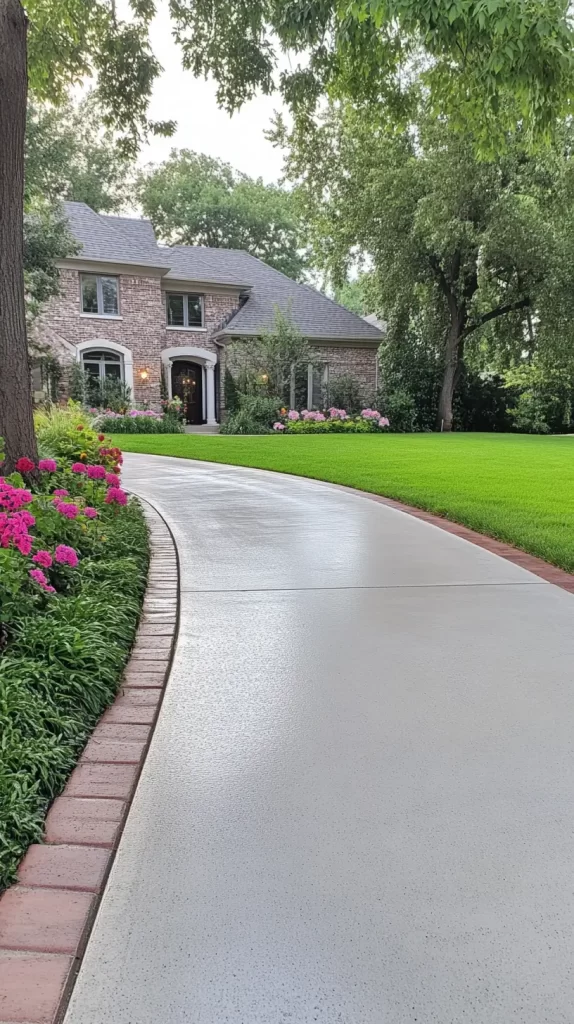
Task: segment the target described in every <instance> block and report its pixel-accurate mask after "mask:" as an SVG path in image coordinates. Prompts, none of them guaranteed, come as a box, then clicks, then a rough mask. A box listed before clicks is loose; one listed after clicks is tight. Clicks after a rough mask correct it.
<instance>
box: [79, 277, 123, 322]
mask: <svg viewBox="0 0 574 1024" xmlns="http://www.w3.org/2000/svg"><path fill="white" fill-rule="evenodd" d="M80 286H81V293H82V313H91V314H92V315H94V316H118V315H119V281H118V278H117V277H108V276H105V275H103V274H82V275H81V277H80Z"/></svg>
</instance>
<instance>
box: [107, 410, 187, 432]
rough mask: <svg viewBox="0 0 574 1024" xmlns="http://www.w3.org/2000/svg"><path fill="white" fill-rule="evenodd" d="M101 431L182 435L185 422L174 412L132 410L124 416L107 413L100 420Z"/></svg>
mask: <svg viewBox="0 0 574 1024" xmlns="http://www.w3.org/2000/svg"><path fill="white" fill-rule="evenodd" d="M97 422H98V425H99V427H100V428H101V430H104V431H112V430H113V432H114V434H182V433H183V422H182V420H181V418H180V416H179V415H177V414H176V413H174V412H169V411H166V412H164V413H159V412H153V411H152V410H151V409H132V410H131V411H130V412H128V413H126V414H125V415H124V416H120V415H118V414H117V413H114V412H105V413H104V414H103V415H102V416H101V417H100V418H99V419H98V421H97Z"/></svg>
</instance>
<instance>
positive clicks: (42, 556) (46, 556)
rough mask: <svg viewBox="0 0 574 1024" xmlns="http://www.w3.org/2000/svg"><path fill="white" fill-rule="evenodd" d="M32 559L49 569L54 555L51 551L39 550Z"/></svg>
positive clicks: (43, 567)
mask: <svg viewBox="0 0 574 1024" xmlns="http://www.w3.org/2000/svg"><path fill="white" fill-rule="evenodd" d="M32 561H33V562H35V563H36V565H41V566H42V569H49V568H50V566H51V564H52V556H51V554H50V552H49V551H37V552H36V554H35V555H34V557H33V558H32Z"/></svg>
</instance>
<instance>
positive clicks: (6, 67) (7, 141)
mask: <svg viewBox="0 0 574 1024" xmlns="http://www.w3.org/2000/svg"><path fill="white" fill-rule="evenodd" d="M27 91H28V88H27V67H26V16H25V14H24V9H23V7H22V5H21V3H20V0H0V436H1V437H3V438H4V443H5V449H6V463H5V467H4V468H5V470H8V471H9V470H10V469H12V467H13V465H14V462H15V461H16V459H18V458H19V456H21V455H27V456H28V458H31V459H35V458H36V455H37V449H36V439H35V437H34V418H33V405H32V386H31V380H30V364H29V359H28V345H27V339H26V308H25V301H24V132H25V129H26V96H27Z"/></svg>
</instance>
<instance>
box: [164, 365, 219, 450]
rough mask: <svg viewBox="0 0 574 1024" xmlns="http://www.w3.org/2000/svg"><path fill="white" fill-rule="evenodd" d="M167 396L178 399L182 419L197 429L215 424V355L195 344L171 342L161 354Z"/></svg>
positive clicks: (216, 423)
mask: <svg viewBox="0 0 574 1024" xmlns="http://www.w3.org/2000/svg"><path fill="white" fill-rule="evenodd" d="M161 361H162V364H163V374H164V381H165V384H166V387H167V392H168V397H169V398H175V397H176V396H177V397H179V398H181V400H182V402H183V407H184V408H183V412H184V422H185V424H186V425H187V427H191V428H194V431H195V429H197V430H199V429H200V428H201V427H202V426H204V427H217V426H218V422H217V418H216V395H215V376H216V374H215V371H216V363H217V355H216V353H215V352H211V351H210V350H209V349H206V348H196V347H195V346H194V345H185V346H184V345H174V346H173V347H172V348H164V350H163V352H162V354H161Z"/></svg>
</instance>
